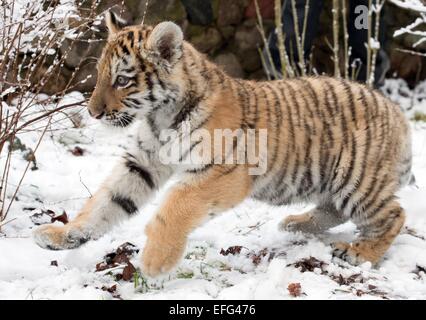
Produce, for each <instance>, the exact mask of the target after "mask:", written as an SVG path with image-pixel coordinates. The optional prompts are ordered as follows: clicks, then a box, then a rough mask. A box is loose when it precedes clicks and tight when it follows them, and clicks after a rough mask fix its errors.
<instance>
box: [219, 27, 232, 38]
mask: <svg viewBox="0 0 426 320" xmlns="http://www.w3.org/2000/svg"><path fill="white" fill-rule="evenodd" d="M219 31H220V32H221V33H222V36H223V38H224V39H225V40H229V39H231V38H232V37H233V36H234V34H235V27H234V26H222V27H219Z"/></svg>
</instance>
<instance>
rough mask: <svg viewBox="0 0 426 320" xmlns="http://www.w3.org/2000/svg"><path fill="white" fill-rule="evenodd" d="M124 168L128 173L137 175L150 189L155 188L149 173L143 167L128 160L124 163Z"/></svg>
mask: <svg viewBox="0 0 426 320" xmlns="http://www.w3.org/2000/svg"><path fill="white" fill-rule="evenodd" d="M126 167H127V168H128V169H129V171H130V172H133V173H136V174H138V175H139V177H141V178H142V179H143V180H144V181H145V182H146V184H147V185H148V186H149V187H150V188H151V189H154V188H155V183H154V181H153V180H152V176H151V173H149V171H147V170H146V169H145V168H144V167H142V166H140V165H139V164H137V163H136V162H134V161H131V160H129V159H127V161H126Z"/></svg>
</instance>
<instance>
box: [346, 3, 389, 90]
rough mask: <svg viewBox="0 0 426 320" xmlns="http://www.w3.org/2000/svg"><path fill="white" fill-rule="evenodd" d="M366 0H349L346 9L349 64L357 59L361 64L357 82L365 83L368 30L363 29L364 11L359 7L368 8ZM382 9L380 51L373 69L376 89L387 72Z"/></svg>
mask: <svg viewBox="0 0 426 320" xmlns="http://www.w3.org/2000/svg"><path fill="white" fill-rule="evenodd" d="M368 2H369V1H368V0H350V1H349V8H348V13H349V14H348V34H349V46H350V47H351V48H352V50H351V59H350V60H351V61H350V62H351V64H352V63H353V62H354V60H356V59H358V60H359V61H360V62H361V65H360V68H359V73H358V77H357V78H356V80H358V81H366V77H367V48H366V47H365V45H366V43H367V38H368V29H367V28H365V23H363V22H365V21H366V18H365V19H364V18H363V17H361V15H362V14H364V13H365V12H366V11H365V10H364V9H363V8H362V7H360V6H364V8H368ZM384 11H385V8H384V7H383V9H382V12H381V16H380V27H379V37H378V40H379V42H380V50H379V51H378V52H377V60H376V69H375V81H374V84H375V86H376V87H380V86H381V85H383V82H384V78H385V75H386V72H387V71H388V70H389V58H388V56H387V54H386V51H385V50H384V49H385V31H386V21H385V19H384ZM374 29H375V19H374V15H373V21H372V36H374Z"/></svg>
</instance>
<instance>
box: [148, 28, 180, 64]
mask: <svg viewBox="0 0 426 320" xmlns="http://www.w3.org/2000/svg"><path fill="white" fill-rule="evenodd" d="M182 43H183V33H182V30H181V28H180V27H179V26H178V25H176V24H175V23H173V22H169V21H167V22H161V23H160V24H158V25H157V26H156V27H155V28H154V29H153V30H152V32H151V34H150V35H149V37H148V39H147V42H146V48H147V49H148V50H149V51H151V52H153V53H154V54H155V56H157V57H159V58H160V59H163V60H166V61H168V62H169V63H170V64H171V65H173V64H175V63H176V62H177V61H178V60H179V59H180V57H181V56H182Z"/></svg>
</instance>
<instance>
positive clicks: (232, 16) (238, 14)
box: [217, 0, 248, 26]
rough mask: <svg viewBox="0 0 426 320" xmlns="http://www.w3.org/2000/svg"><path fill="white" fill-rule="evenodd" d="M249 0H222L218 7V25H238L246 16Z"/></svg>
mask: <svg viewBox="0 0 426 320" xmlns="http://www.w3.org/2000/svg"><path fill="white" fill-rule="evenodd" d="M247 5H248V1H247V0H233V1H229V0H220V2H219V8H218V18H217V25H218V26H228V25H237V24H239V23H240V22H241V20H242V19H243V17H244V10H245V8H246V7H247Z"/></svg>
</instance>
